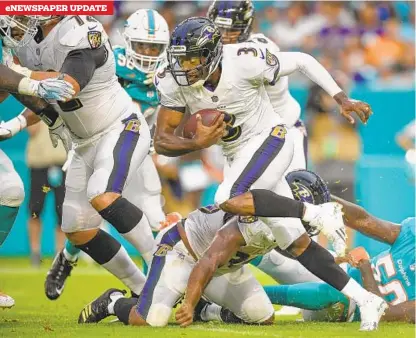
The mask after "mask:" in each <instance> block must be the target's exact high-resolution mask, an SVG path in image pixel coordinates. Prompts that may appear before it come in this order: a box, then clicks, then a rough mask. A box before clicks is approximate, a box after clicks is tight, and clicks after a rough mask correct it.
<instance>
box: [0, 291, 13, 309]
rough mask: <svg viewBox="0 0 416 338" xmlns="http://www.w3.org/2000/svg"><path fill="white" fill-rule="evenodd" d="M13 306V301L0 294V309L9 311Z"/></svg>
mask: <svg viewBox="0 0 416 338" xmlns="http://www.w3.org/2000/svg"><path fill="white" fill-rule="evenodd" d="M13 306H14V299H13V298H12V297H10V296H8V295H6V294H5V293H2V292H0V309H10V308H11V307H13Z"/></svg>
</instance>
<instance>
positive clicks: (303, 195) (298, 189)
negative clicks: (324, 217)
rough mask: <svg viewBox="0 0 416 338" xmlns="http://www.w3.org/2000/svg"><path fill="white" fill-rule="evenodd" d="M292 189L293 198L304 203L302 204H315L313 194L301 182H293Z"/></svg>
mask: <svg viewBox="0 0 416 338" xmlns="http://www.w3.org/2000/svg"><path fill="white" fill-rule="evenodd" d="M291 188H292V194H293V197H294V198H295V199H296V200H298V201H302V202H308V203H311V204H315V203H314V202H315V201H314V198H313V194H312V193H311V192H310V190H309V189H308V188H307V187H306V186H304V185H303V184H302V183H300V182H293V183H292V184H291Z"/></svg>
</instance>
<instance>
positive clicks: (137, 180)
mask: <svg viewBox="0 0 416 338" xmlns="http://www.w3.org/2000/svg"><path fill="white" fill-rule="evenodd" d="M123 36H124V38H125V42H126V47H120V46H115V47H114V48H113V53H114V58H115V62H116V75H117V77H118V81H119V82H120V84H121V85H122V86H123V88H124V89H125V90H126V91H127V93H128V94H129V95H130V97H131V98H132V99H133V102H134V103H136V104H137V105H138V108H139V109H140V112H141V113H142V115H143V116H144V117H145V118H146V120H147V122H148V124H149V127H150V128H152V126H153V124H154V120H155V116H156V110H157V108H158V105H159V100H158V97H157V93H156V89H155V87H154V85H153V75H154V72H155V71H156V68H157V66H158V65H159V64H160V62H161V61H162V60H164V59H165V58H166V55H165V52H166V47H167V45H168V43H169V29H168V25H167V23H166V21H165V19H164V18H163V17H162V16H161V15H160V14H159V13H158V12H157V11H155V10H152V9H139V10H138V11H136V12H134V13H133V14H132V15H131V16H130V17H129V18H128V19H127V21H126V24H125V28H124V32H123ZM161 190H162V187H161V183H160V179H159V176H158V173H157V170H156V168H155V165H154V163H153V160H152V157H151V154H148V155H147V156H146V158H145V160H144V162H143V164H142V165H141V166H140V168H139V169H138V171H137V174H136V175H134V176H133V178H132V180H131V182H129V184H127V186H126V188H125V190H124V196H126V197H127V198H128V199H129V200H130V201H131V202H132V203H133V204H135V205H136V206H138V207H139V208H140V209H141V210H143V212H144V214H145V216H146V217H147V219H148V221H149V223H150V226H151V228H152V230H153V231H158V230H159V229H160V227H161V224H162V223H165V222H167V224H169V223H170V222H174V221H178V220H179V219H180V217H179V216H178V214H175V213H172V214H169V215H167V216H166V217H165V214H164V212H163V209H162V205H161V202H162V198H161ZM165 218H166V219H165ZM150 244H151V241H150V242H149V247H148V249H147V250H146V251H142V254H144V256H146V259H145V261H149V259H148V257H147V256H149V255H151V253H152V250H153V247H152V246H150ZM79 252H80V249H78V248H77V247H75V246H74V245H73V244H72V243H71V242H69V241H68V240H67V241H66V243H65V248H64V250H63V256H64V257H65V258H66V259H65V260H62V259H61V260H59V259H57V260H56V261H55V262H54V264H53V266H52V268H51V271H50V272H49V273H48V277H47V279H46V281H45V291H46V295H47V296H48V298H52V299H57V298H58V297H59V296H60V295H61V293H60V292H58V291H59V290H62V289H63V286H64V284H65V281H66V278H67V277H69V275H70V272H71V270H72V268H73V266H74V264H73V263H75V262H76V261H77V259H78V256H79ZM71 263H72V264H71ZM60 270H62V271H64V272H65V273H63V274H62V275H61V278H59V279H56V278H55V276H57V272H58V271H60Z"/></svg>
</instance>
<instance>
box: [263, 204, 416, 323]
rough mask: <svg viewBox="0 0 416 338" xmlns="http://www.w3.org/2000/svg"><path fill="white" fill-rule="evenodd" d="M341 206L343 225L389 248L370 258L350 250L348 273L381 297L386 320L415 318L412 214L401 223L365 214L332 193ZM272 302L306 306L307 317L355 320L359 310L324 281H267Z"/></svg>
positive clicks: (363, 252) (316, 319)
mask: <svg viewBox="0 0 416 338" xmlns="http://www.w3.org/2000/svg"><path fill="white" fill-rule="evenodd" d="M333 199H334V200H336V201H337V202H339V203H341V204H342V205H343V206H344V212H345V214H344V218H345V222H346V224H347V225H348V226H349V227H351V228H353V229H355V230H358V231H360V232H361V233H364V234H365V235H367V236H370V237H372V238H375V239H377V240H378V241H381V242H384V243H386V244H389V245H390V246H391V247H390V248H389V249H388V250H385V251H383V252H381V253H380V254H378V255H376V256H375V257H373V258H371V259H370V258H369V256H368V254H367V252H366V251H365V250H364V249H363V248H356V249H354V250H352V251H351V252H350V253H349V255H348V256H347V258H348V260H347V262H349V263H352V265H353V266H355V267H353V266H351V265H347V266H346V267H345V269H346V271H347V272H348V275H350V276H351V277H352V278H354V279H355V280H356V281H357V282H359V283H360V284H361V285H363V286H364V287H365V288H366V289H367V290H369V291H371V292H373V293H375V294H377V295H379V296H380V297H383V298H384V300H385V301H386V302H388V303H389V305H390V306H389V308H388V309H387V310H386V312H385V314H384V316H383V317H382V318H381V319H382V320H385V321H406V322H410V323H414V322H415V286H416V282H415V228H416V224H415V218H414V217H411V218H407V219H406V220H404V221H403V222H402V223H401V224H400V225H399V224H395V223H391V222H388V221H384V220H381V219H379V218H376V217H374V216H372V215H370V214H369V213H368V212H367V211H365V210H364V209H363V208H361V207H359V206H357V205H354V204H352V203H349V202H347V201H345V200H343V199H341V198H337V197H334V196H333ZM265 289H266V292H267V294H268V296H269V297H270V299H271V300H272V302H273V303H274V304H287V305H294V306H297V307H301V308H303V309H307V310H304V311H303V318H304V319H305V320H307V321H309V320H313V321H348V322H349V321H356V320H360V312H359V311H358V309H357V307H356V303H355V302H354V301H353V300H351V299H349V298H348V297H345V296H344V295H343V294H341V293H340V292H338V291H337V290H335V289H334V288H332V287H331V286H329V285H328V284H325V283H301V284H295V285H284V286H278V285H276V286H267V287H265Z"/></svg>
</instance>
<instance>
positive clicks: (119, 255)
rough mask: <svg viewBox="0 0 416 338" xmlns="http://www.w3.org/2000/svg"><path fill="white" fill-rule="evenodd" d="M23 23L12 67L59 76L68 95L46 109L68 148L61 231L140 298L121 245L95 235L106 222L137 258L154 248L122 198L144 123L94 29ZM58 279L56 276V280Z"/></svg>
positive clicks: (146, 138)
mask: <svg viewBox="0 0 416 338" xmlns="http://www.w3.org/2000/svg"><path fill="white" fill-rule="evenodd" d="M22 17H27V18H29V20H28V22H29V23H30V25H29V24H27V25H26V26H25V27H20V29H21V30H23V31H24V32H25V34H24V35H23V38H21V39H20V41H22V40H23V41H25V45H24V46H22V47H19V48H17V49H16V54H17V57H18V59H19V62H20V63H21V64H22V66H25V67H28V68H30V69H35V70H41V71H47V70H53V71H52V72H49V73H46V72H44V73H43V74H42V76H44V77H56V76H64V78H65V79H66V80H67V81H69V82H70V83H71V84H72V85H73V87H74V90H75V95H74V96H73V97H72V99H71V100H69V101H67V102H59V101H58V102H56V103H55V102H54V103H53V107H54V109H56V111H58V112H59V114H60V116H61V117H62V118H63V119H64V120H65V123H66V126H67V127H68V128H69V129H70V131H71V135H72V140H73V141H74V156H73V158H72V161H71V163H70V166H69V170H68V175H67V178H66V182H65V185H66V194H65V200H64V204H63V220H62V230H63V231H64V232H65V233H66V235H67V238H68V239H69V240H70V241H71V242H72V243H73V244H75V246H76V247H78V248H80V249H81V250H83V251H85V252H86V253H87V254H88V255H89V256H91V257H92V258H93V259H94V260H95V261H96V262H98V263H99V264H100V265H102V266H103V267H104V268H106V269H107V270H108V271H110V272H111V273H113V274H114V275H115V276H117V277H118V278H119V279H120V280H121V281H123V282H124V283H125V284H126V286H128V287H129V288H130V289H131V290H132V291H133V292H134V293H136V294H139V293H140V292H141V289H142V287H143V285H144V281H145V277H144V275H143V274H142V272H141V271H140V270H139V269H138V267H137V266H136V265H135V264H134V262H133V260H132V259H131V258H130V257H129V255H128V254H127V252H126V250H125V249H124V248H123V247H122V246H121V244H120V243H119V242H118V241H117V240H116V239H114V238H113V237H112V236H110V235H109V234H108V233H106V232H105V231H102V230H100V229H99V227H100V225H101V222H102V219H105V220H106V221H108V222H109V223H110V224H112V225H113V226H114V227H115V228H116V229H117V231H118V232H119V233H120V234H121V235H122V236H123V237H124V238H126V239H127V240H128V241H129V242H130V243H132V244H133V246H134V247H135V248H136V249H137V250H138V251H140V252H142V251H143V252H146V250H142V249H143V248H147V247H148V246H149V245H150V246H152V245H153V243H154V240H153V236H152V233H151V230H150V227H149V223H148V221H147V219H146V217H145V216H143V212H142V211H141V210H140V209H139V208H138V207H136V206H135V205H134V204H132V203H131V202H130V201H129V200H127V199H126V198H125V197H123V196H122V195H121V193H122V192H123V190H124V187H125V185H126V183H127V182H128V181H129V180H130V179H131V178H132V176H134V175H135V174H136V173H137V169H138V167H139V166H140V165H141V163H142V162H143V161H144V159H145V157H146V156H147V153H148V151H149V145H150V133H149V129H148V126H147V124H146V121H145V119H144V117H143V116H142V115H141V114H140V113H139V111H138V107H137V106H136V105H135V104H134V103H133V102H132V100H131V98H130V97H129V95H128V94H127V93H126V92H125V90H124V89H123V88H122V87H121V86H120V84H119V83H118V81H117V77H116V75H115V60H114V55H113V53H112V51H111V46H110V43H109V41H108V36H107V34H106V33H105V31H104V29H103V27H102V25H101V24H100V23H99V22H98V21H96V20H95V19H94V18H92V17H89V16H22ZM10 20H11V21H12V22H14V21H16V20H17V19H16V18H11V19H10ZM17 21H19V20H17ZM33 27H35V28H36V34H34V35H33V34H32V33H31V32H32V30H33ZM12 34H13V31H12ZM27 36H30V39H27ZM14 37H15V36H14ZM145 234H148V236H145ZM150 251H151V250H150ZM149 256H150V255H149ZM59 259H65V258H64V257H62V255H61V256H59ZM61 275H62V273H61V272H60V271H58V273H57V275H56V276H55V277H56V278H57V279H60V277H61ZM61 291H62V290H61Z"/></svg>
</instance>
